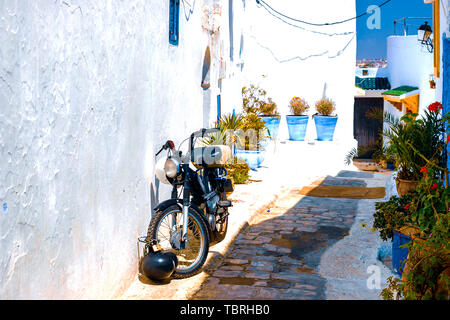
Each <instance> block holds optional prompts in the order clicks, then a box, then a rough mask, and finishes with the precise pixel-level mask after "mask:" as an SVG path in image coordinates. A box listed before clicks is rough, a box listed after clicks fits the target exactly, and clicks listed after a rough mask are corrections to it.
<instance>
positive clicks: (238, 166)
mask: <svg viewBox="0 0 450 320" xmlns="http://www.w3.org/2000/svg"><path fill="white" fill-rule="evenodd" d="M225 169H226V170H227V171H228V177H229V178H230V179H231V181H232V182H233V183H234V184H246V183H248V181H249V172H250V167H249V165H248V164H247V163H246V162H245V161H244V160H242V159H239V158H233V159H232V160H231V161H229V162H228V163H227V164H226V165H225Z"/></svg>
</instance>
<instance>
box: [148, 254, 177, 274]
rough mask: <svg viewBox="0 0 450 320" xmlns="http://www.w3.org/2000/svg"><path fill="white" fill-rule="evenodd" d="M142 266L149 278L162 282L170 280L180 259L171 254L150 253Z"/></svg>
mask: <svg viewBox="0 0 450 320" xmlns="http://www.w3.org/2000/svg"><path fill="white" fill-rule="evenodd" d="M174 258H175V259H174ZM141 264H142V265H141V266H142V271H143V273H144V274H145V276H146V277H147V278H149V279H152V280H157V281H162V280H166V279H169V278H170V276H171V275H172V273H173V272H174V271H175V269H176V267H177V265H178V259H177V257H176V255H175V254H173V253H171V252H150V253H149V254H148V255H146V256H145V257H144V258H143V259H142V262H141Z"/></svg>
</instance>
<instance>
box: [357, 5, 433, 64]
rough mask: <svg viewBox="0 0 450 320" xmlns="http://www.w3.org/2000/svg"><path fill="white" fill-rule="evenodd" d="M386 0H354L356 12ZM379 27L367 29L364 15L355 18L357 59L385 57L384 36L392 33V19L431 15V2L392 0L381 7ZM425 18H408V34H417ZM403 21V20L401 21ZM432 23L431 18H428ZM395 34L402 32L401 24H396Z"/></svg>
mask: <svg viewBox="0 0 450 320" xmlns="http://www.w3.org/2000/svg"><path fill="white" fill-rule="evenodd" d="M385 1H386V0H356V11H357V14H361V13H364V12H365V11H366V10H367V8H368V7H369V6H370V5H380V4H382V3H383V2H385ZM380 9H381V19H380V22H381V23H380V29H372V30H371V29H369V28H368V27H367V20H368V18H370V16H371V15H370V14H369V15H365V16H363V17H361V18H359V19H358V20H357V36H358V49H357V59H358V60H360V59H364V58H366V59H384V58H386V42H387V40H386V38H387V37H388V36H391V35H393V34H394V21H395V20H398V19H401V18H404V17H430V18H431V17H432V15H433V10H432V5H431V4H425V3H424V1H423V0H392V1H391V2H389V3H387V4H386V5H385V6H383V7H381V8H380ZM424 21H425V20H423V19H421V20H415V19H414V20H408V22H407V24H410V25H411V26H409V32H408V34H409V35H412V34H417V28H418V27H419V26H420V25H421V24H423V23H424ZM401 23H403V21H402V22H401ZM428 24H430V25H432V20H431V19H430V20H428ZM396 34H397V35H401V34H403V26H399V25H397V32H396Z"/></svg>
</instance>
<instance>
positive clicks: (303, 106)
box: [289, 97, 310, 116]
mask: <svg viewBox="0 0 450 320" xmlns="http://www.w3.org/2000/svg"><path fill="white" fill-rule="evenodd" d="M289 108H290V109H291V113H292V114H293V115H294V116H302V115H304V114H305V113H306V112H307V111H308V110H309V108H310V107H309V105H308V103H307V102H306V100H305V99H302V98H299V97H293V98H292V99H291V101H290V102H289Z"/></svg>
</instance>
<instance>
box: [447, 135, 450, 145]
mask: <svg viewBox="0 0 450 320" xmlns="http://www.w3.org/2000/svg"><path fill="white" fill-rule="evenodd" d="M449 142H450V134H449V135H448V136H447V143H449Z"/></svg>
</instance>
